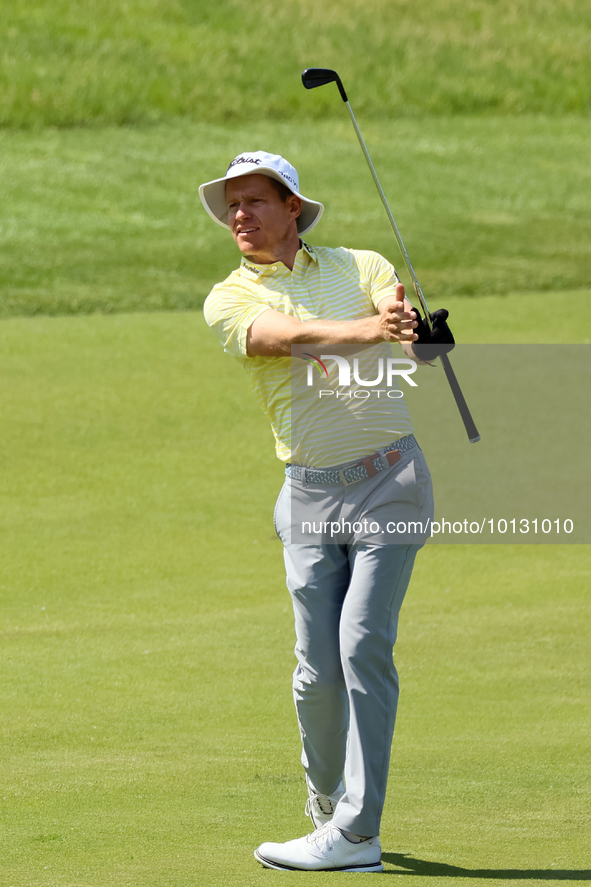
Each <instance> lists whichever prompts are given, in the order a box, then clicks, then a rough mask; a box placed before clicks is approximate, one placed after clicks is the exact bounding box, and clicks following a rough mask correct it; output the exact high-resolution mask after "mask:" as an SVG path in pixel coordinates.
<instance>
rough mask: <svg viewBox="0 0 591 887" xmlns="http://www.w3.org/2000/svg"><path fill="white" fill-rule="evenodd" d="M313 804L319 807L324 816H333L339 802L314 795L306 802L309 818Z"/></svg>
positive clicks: (325, 796) (327, 797) (324, 796)
mask: <svg viewBox="0 0 591 887" xmlns="http://www.w3.org/2000/svg"><path fill="white" fill-rule="evenodd" d="M313 804H316V805H317V807H318V809H319V810H320V812H321V813H322V814H323V815H324V816H332V815H333V813H334V811H335V809H336V806H337V802H336V801H335V800H334V799H333V798H330V797H329V796H328V795H312V796H311V797H309V798H308V800H307V801H306V814H307V816H310V814H311V812H312V805H313Z"/></svg>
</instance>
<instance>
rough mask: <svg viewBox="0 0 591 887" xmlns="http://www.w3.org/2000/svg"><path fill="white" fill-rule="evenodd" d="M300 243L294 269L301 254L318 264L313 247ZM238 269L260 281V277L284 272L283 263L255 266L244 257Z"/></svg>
mask: <svg viewBox="0 0 591 887" xmlns="http://www.w3.org/2000/svg"><path fill="white" fill-rule="evenodd" d="M300 242H301V244H302V245H301V247H300V249H299V250H298V251H297V253H296V258H295V262H294V267H295V264H296V263H297V261H298V258H299V257H300V256H302V255H303V254H305V255H307V256H308V257H309V258H310V259H311V260H312V261H313V262H316V263H318V256H317V255H316V252H315V250H314V247H313V246H310V244H308V243H304V241H303V240H302V241H300ZM240 267H241V268H242V269H244V270H245V271H246V272H247V273H248V275H249V276H252V277H253V278H254V279H256V280H260V279H261V278H262V277H267V276H269V275H270V274H276V273H277V272H278V271H280V270H281V271H284V270H286V269H285V265H284V264H283V262H274V263H273V264H270V265H257V264H256V263H255V262H251V261H249V260H248V259H247V258H246V257H245V256H243V257H242V260H241V262H240Z"/></svg>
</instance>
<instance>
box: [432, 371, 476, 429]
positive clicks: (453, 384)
mask: <svg viewBox="0 0 591 887" xmlns="http://www.w3.org/2000/svg"><path fill="white" fill-rule="evenodd" d="M441 365H442V366H443V369H444V370H445V375H446V376H447V381H448V382H449V387H450V388H451V390H452V394H453V396H454V398H455V401H456V403H457V405H458V410H459V411H460V416H461V417H462V421H463V423H464V428H465V429H466V434H467V435H468V440H469V441H470V443H476V442H477V441H479V440H480V435H479V433H478V429H477V428H476V425H475V424H474V419H473V418H472V414H471V412H470V410H469V408H468V404H467V403H466V398H465V397H464V395H463V393H462V389H461V388H460V383H459V382H458V380H457V378H456V374H455V373H454V371H453V367H452V365H451V362H450V359H449V357H448V356H447V354H442V355H441Z"/></svg>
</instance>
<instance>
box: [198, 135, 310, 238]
mask: <svg viewBox="0 0 591 887" xmlns="http://www.w3.org/2000/svg"><path fill="white" fill-rule="evenodd" d="M253 173H257V174H258V175H264V176H269V177H270V178H272V179H277V181H278V182H281V183H282V184H283V185H285V186H286V187H287V188H289V190H290V191H291V192H292V194H295V195H296V197H299V198H300V200H301V201H302V211H301V213H300V215H299V217H298V220H297V225H298V233H299V234H305V233H306V231H310V229H311V228H313V227H314V225H315V224H316V223H317V222H319V221H320V217H321V215H322V213H323V212H324V206H323V204H322V203H318V202H317V201H316V200H309V199H308V198H307V197H304V195H303V194H300V184H299V178H298V173H297V170H296V168H295V167H294V166H292V165H291V163H288V162H287V160H285V158H284V157H281V155H280V154H267V152H266V151H251V152H248V151H246V152H245V153H244V154H239V155H238V157H235V158H234V160H233V161H232V163H231V164H230V166H229V167H228V169H227V171H226V175H225V176H224V177H223V178H222V179H214V181H213V182H206V183H205V184H204V185H201V186H200V187H199V197H200V198H201V202H202V203H203V206H204V207H205V209H206V210H207V212H208V213H209V215H210V216H211V217H212V219H213V220H214V222H217V223H218V225H222V226H223V227H224V228H228V229H229V228H230V226H229V225H228V222H227V218H228V206H227V204H226V182H227V181H228V179H234V178H236V177H237V176H247V175H252V174H253Z"/></svg>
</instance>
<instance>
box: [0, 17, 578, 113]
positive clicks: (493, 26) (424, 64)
mask: <svg viewBox="0 0 591 887" xmlns="http://www.w3.org/2000/svg"><path fill="white" fill-rule="evenodd" d="M2 18H3V26H2V32H1V35H0V55H1V57H2V61H3V64H2V66H1V68H0V108H1V109H2V110H1V112H0V125H5V126H17V127H27V128H28V127H35V126H44V125H55V126H75V125H80V124H82V125H89V124H90V125H93V124H102V125H104V124H117V125H120V124H136V123H146V122H154V121H158V120H162V119H171V118H172V117H178V116H188V117H190V118H192V119H193V120H198V121H204V120H207V121H210V122H223V121H227V120H234V121H237V122H242V123H244V122H245V121H246V120H255V119H256V120H260V119H261V118H269V119H273V120H278V119H290V118H294V117H296V116H298V117H299V116H300V115H302V114H304V115H305V116H306V117H309V116H310V115H316V116H317V117H325V116H326V115H330V116H335V117H338V116H339V115H340V113H341V111H342V109H341V108H340V99H339V98H338V97H337V93H336V90H335V89H334V88H332V89H330V90H329V89H327V90H318V91H317V92H315V93H314V94H313V95H310V94H307V93H304V90H303V88H302V86H301V83H300V80H299V74H300V72H301V71H302V70H303V68H306V67H311V66H315V65H319V66H321V67H330V68H336V69H337V70H338V71H339V73H340V74H341V76H342V77H343V79H344V82H345V84H346V86H347V88H348V89H349V91H350V96H351V101H352V103H353V107H354V108H356V109H358V110H359V111H360V112H363V114H364V115H365V116H366V117H372V116H373V117H375V118H382V117H389V118H392V117H393V116H394V117H400V116H409V115H410V116H416V115H417V114H419V115H422V114H425V113H429V114H450V113H452V114H453V113H459V114H471V113H479V114H480V113H491V112H492V113H514V114H519V113H532V112H533V113H545V114H564V113H578V114H585V115H587V114H588V113H589V111H590V110H591V96H590V92H589V83H590V82H591V36H590V35H591V27H590V26H591V8H590V7H589V4H588V3H586V2H585V0H496V2H494V3H490V2H487V0H429V2H426V3H421V4H416V3H411V2H408V0H324V2H322V3H317V2H311V0H295V2H290V3H285V2H283V0H262V2H258V3H256V4H254V5H250V6H249V7H245V5H244V3H242V2H239V0H218V2H216V3H208V2H206V0H126V2H124V3H120V2H115V0H73V2H72V0H53V2H52V3H45V2H43V0H4V2H3V4H2Z"/></svg>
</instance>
